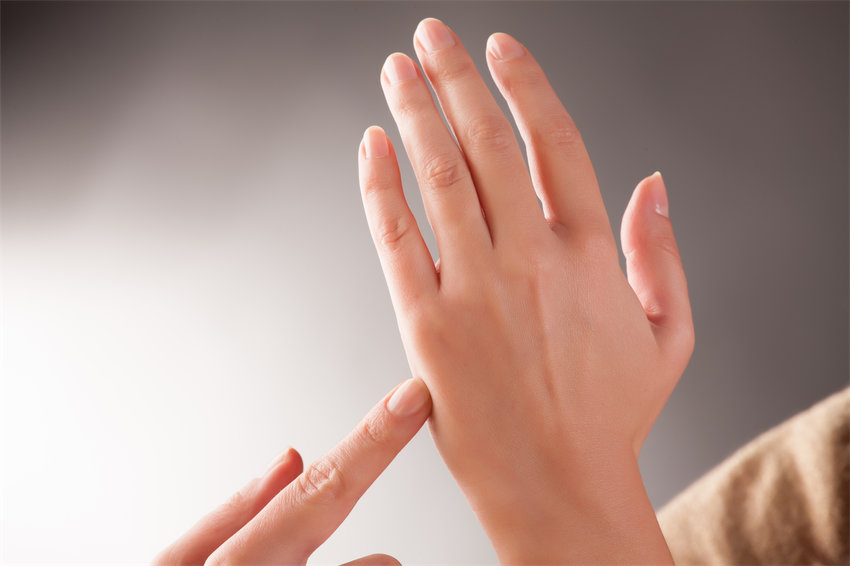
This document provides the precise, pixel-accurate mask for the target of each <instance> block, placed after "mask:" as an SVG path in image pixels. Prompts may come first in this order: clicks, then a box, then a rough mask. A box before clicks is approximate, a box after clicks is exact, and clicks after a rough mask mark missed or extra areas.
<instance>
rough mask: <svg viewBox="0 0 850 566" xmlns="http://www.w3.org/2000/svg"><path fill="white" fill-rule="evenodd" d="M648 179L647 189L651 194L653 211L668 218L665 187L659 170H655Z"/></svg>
mask: <svg viewBox="0 0 850 566" xmlns="http://www.w3.org/2000/svg"><path fill="white" fill-rule="evenodd" d="M649 179H650V180H649V183H650V185H649V190H650V193H651V194H652V202H653V204H654V205H655V212H657V213H658V214H660V215H662V216H665V217H667V218H669V217H670V212H669V208H668V203H667V189H666V187H665V186H664V179H663V178H662V177H661V172H660V171H656V172H655V173H653V174H652V175H651V176H650V178H649Z"/></svg>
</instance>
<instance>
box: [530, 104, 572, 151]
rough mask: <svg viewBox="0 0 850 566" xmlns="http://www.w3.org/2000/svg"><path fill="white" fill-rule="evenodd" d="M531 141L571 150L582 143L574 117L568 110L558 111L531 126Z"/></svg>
mask: <svg viewBox="0 0 850 566" xmlns="http://www.w3.org/2000/svg"><path fill="white" fill-rule="evenodd" d="M530 130H531V136H530V137H531V141H532V142H533V143H535V144H538V145H541V146H544V147H553V148H557V149H562V150H567V151H571V150H573V149H575V148H577V147H579V146H580V145H581V144H582V141H581V135H580V134H579V131H578V128H577V127H576V125H575V122H573V119H572V118H570V116H569V115H568V114H567V113H566V112H557V113H555V114H554V115H553V116H550V117H548V118H547V119H543V120H541V121H540V122H538V123H536V124H534V125H533V126H531V128H530Z"/></svg>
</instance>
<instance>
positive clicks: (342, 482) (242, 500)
mask: <svg viewBox="0 0 850 566" xmlns="http://www.w3.org/2000/svg"><path fill="white" fill-rule="evenodd" d="M430 413H431V396H430V394H429V392H428V388H427V387H426V386H425V384H424V383H423V382H422V380H420V379H417V378H413V379H409V380H407V381H405V382H404V383H402V384H401V385H399V386H398V387H396V388H395V389H394V390H393V391H392V392H390V394H388V395H387V396H386V397H385V398H384V399H383V400H382V401H381V402H380V403H378V404H377V405H376V406H375V407H374V408H373V409H372V410H371V411H370V412H369V413H368V414H367V415H366V417H365V418H364V419H363V420H362V421H361V422H360V424H358V425H357V427H355V429H354V430H353V431H352V432H351V433H350V434H349V435H348V436H347V437H345V438H344V439H343V440H342V442H340V443H339V444H338V445H337V446H336V447H335V448H333V449H332V450H331V451H330V452H328V453H327V454H325V456H324V457H322V458H320V459H319V460H317V461H316V462H314V463H313V464H312V465H310V466H309V467H308V468H307V469H306V470H304V471H302V468H303V465H302V463H301V456H300V455H299V454H298V452H296V451H295V450H294V449H292V448H290V449H289V450H287V451H286V452H284V453H283V454H281V455H280V456H279V457H278V458H276V459H275V460H274V461H273V462H272V464H271V466H270V467H269V468H268V470H266V472H265V473H264V474H263V475H262V476H261V477H258V478H254V479H253V480H251V481H250V482H248V484H247V485H245V487H243V488H242V489H241V490H239V491H238V492H236V493H235V494H234V495H233V496H232V497H231V498H230V499H229V500H228V501H227V502H226V503H224V504H223V505H221V506H220V507H219V508H217V509H216V510H215V511H213V512H212V513H210V514H209V515H207V516H205V517H204V518H202V519H201V520H200V521H199V522H198V523H197V524H196V525H195V526H194V527H192V528H191V529H190V530H189V531H188V532H187V533H185V534H184V535H183V536H181V537H180V538H179V539H177V540H176V541H175V542H174V543H172V544H171V545H170V546H168V548H166V549H165V550H163V551H162V552H161V553H160V554H159V555H158V556H157V557H156V558H155V559H154V562H153V563H154V564H155V565H175V564H272V563H274V564H304V563H306V562H307V558H309V556H310V555H311V554H312V553H313V551H315V550H316V548H318V547H319V545H321V544H322V543H323V542H324V541H325V540H326V539H327V538H328V537H329V536H330V535H331V533H333V532H334V531H335V530H336V528H337V527H338V526H339V525H340V524H341V523H342V521H343V520H344V519H345V518H346V517H347V516H348V514H349V513H350V512H351V509H352V508H353V507H354V505H355V503H357V500H358V499H360V496H361V495H363V493H365V491H366V490H367V489H368V488H369V486H370V485H372V482H373V481H375V479H377V477H378V476H379V475H380V474H381V472H383V471H384V469H385V468H386V467H387V466H388V465H389V463H390V462H391V461H392V460H393V458H395V456H396V454H398V453H399V452H400V451H401V449H402V448H404V446H405V445H406V444H407V443H408V442H409V441H410V439H411V438H413V436H414V435H415V434H416V432H417V431H418V430H419V429H420V428H421V427H422V425H423V423H424V422H425V420H426V419H427V418H428V415H429V414H430ZM349 564H360V565H363V564H399V562H398V561H397V560H396V559H395V558H392V557H390V556H387V555H383V554H374V555H371V556H367V557H365V558H361V559H359V560H356V561H355V562H351V563H349Z"/></svg>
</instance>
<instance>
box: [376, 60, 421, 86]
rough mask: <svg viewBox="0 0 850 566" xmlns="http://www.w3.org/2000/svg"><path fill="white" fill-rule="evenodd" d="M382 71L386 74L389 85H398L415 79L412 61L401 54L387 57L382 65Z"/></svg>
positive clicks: (414, 68)
mask: <svg viewBox="0 0 850 566" xmlns="http://www.w3.org/2000/svg"><path fill="white" fill-rule="evenodd" d="M384 71H385V72H386V73H387V78H388V79H389V80H390V84H398V83H400V82H402V81H407V80H410V79H415V78H416V67H414V66H413V61H411V60H410V57H408V56H407V55H405V54H403V53H393V54H392V55H390V56H389V57H387V60H386V62H385V63H384Z"/></svg>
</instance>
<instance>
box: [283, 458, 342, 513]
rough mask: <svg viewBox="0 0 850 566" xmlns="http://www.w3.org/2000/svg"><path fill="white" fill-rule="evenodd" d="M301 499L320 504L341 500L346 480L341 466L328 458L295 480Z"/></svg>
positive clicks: (315, 464) (310, 467)
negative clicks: (316, 501)
mask: <svg viewBox="0 0 850 566" xmlns="http://www.w3.org/2000/svg"><path fill="white" fill-rule="evenodd" d="M295 481H296V482H297V483H296V490H297V492H298V494H299V496H300V497H301V498H304V499H313V500H318V501H320V502H331V501H335V500H337V499H339V498H340V497H341V496H342V494H343V493H344V491H345V480H344V479H343V476H342V472H341V471H340V469H339V464H338V463H336V462H334V461H332V460H331V459H330V458H328V457H324V458H320V459H319V460H316V461H315V462H313V463H312V464H310V466H309V467H308V468H307V469H306V470H304V473H302V474H301V475H300V476H298V478H297V479H296V480H295Z"/></svg>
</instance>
